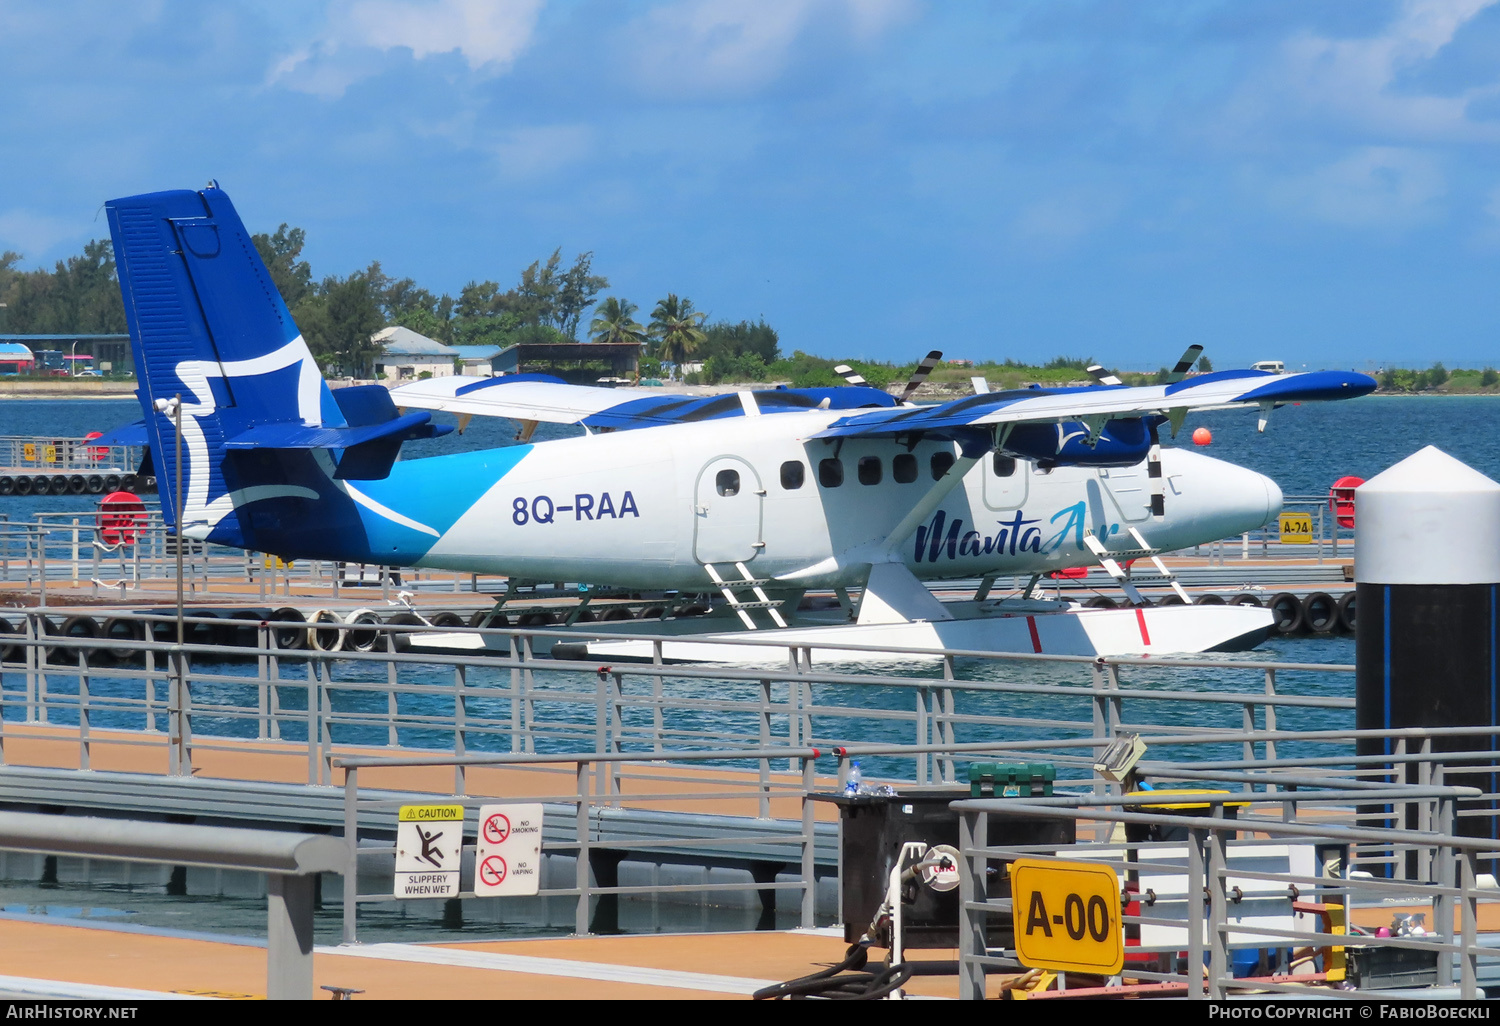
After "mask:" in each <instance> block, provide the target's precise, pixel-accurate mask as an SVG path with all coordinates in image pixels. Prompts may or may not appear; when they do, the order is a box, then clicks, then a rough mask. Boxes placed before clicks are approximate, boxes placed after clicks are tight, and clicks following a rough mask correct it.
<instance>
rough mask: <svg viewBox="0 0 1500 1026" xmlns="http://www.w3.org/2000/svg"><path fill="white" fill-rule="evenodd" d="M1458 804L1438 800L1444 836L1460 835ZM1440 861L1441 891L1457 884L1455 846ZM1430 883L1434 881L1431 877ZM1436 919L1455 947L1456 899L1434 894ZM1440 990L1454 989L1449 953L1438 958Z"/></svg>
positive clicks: (1443, 848)
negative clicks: (1454, 921) (1454, 912)
mask: <svg viewBox="0 0 1500 1026" xmlns="http://www.w3.org/2000/svg"><path fill="white" fill-rule="evenodd" d="M1456 812H1457V803H1456V802H1455V800H1454V799H1453V798H1451V797H1440V798H1438V799H1437V822H1438V823H1439V824H1441V827H1440V829H1441V831H1442V833H1443V835H1444V836H1448V837H1451V836H1452V835H1453V834H1454V833H1456V832H1457V826H1458V822H1457V817H1456V815H1455V814H1456ZM1433 854H1434V855H1435V857H1436V858H1437V860H1438V865H1437V874H1436V875H1437V882H1438V886H1439V887H1452V886H1454V884H1455V883H1456V882H1457V881H1456V879H1455V878H1456V877H1457V875H1458V873H1457V870H1458V865H1457V859H1456V856H1457V855H1458V851H1457V850H1456V849H1454V848H1453V847H1452V846H1451V845H1446V844H1444V845H1439V846H1438V847H1437V849H1436V850H1435V851H1434V853H1433ZM1429 879H1430V877H1429ZM1432 918H1433V919H1434V920H1436V922H1435V923H1434V924H1433V925H1434V926H1436V927H1437V933H1438V936H1439V937H1440V938H1441V939H1442V942H1443V944H1444V946H1445V947H1446V946H1448V945H1451V944H1452V943H1453V898H1452V896H1450V895H1447V894H1434V895H1433V896H1432ZM1437 982H1438V986H1440V987H1451V986H1452V985H1453V959H1452V957H1451V956H1450V955H1449V954H1448V953H1447V952H1446V951H1445V952H1443V954H1442V955H1440V956H1439V957H1438V978H1437Z"/></svg>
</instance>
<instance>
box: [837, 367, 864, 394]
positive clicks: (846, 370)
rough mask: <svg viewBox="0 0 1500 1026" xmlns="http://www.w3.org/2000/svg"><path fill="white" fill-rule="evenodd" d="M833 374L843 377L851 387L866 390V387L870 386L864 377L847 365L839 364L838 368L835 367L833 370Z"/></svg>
mask: <svg viewBox="0 0 1500 1026" xmlns="http://www.w3.org/2000/svg"><path fill="white" fill-rule="evenodd" d="M833 372H834V373H835V374H837V375H839V376H840V377H842V378H843V379H844V380H845V381H847V382H849V384H851V385H857V386H859V387H860V388H865V387H867V386H868V385H869V384H870V383H869V382H868V381H866V380H865V379H864V378H863V377H861V376H860V375H859V373H858V372H856V371H855V369H854V368H853V367H851V366H849V365H848V364H847V363H841V364H839V365H838V366H837V367H835V368H834V369H833Z"/></svg>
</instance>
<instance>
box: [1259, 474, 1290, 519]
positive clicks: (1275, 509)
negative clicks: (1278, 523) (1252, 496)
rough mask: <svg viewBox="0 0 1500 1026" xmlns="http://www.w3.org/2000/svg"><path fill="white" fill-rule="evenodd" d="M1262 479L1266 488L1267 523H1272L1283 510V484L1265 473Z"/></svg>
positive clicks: (1261, 476)
mask: <svg viewBox="0 0 1500 1026" xmlns="http://www.w3.org/2000/svg"><path fill="white" fill-rule="evenodd" d="M1260 479H1261V482H1262V483H1263V484H1264V485H1265V488H1266V523H1270V522H1271V521H1272V520H1274V519H1275V518H1276V516H1277V514H1279V513H1280V512H1281V506H1282V503H1283V501H1284V497H1283V496H1282V494H1281V486H1280V485H1279V484H1277V483H1276V482H1275V481H1272V480H1271V479H1270V478H1269V477H1266V476H1265V475H1264V474H1261V475H1260Z"/></svg>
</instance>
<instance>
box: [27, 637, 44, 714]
mask: <svg viewBox="0 0 1500 1026" xmlns="http://www.w3.org/2000/svg"><path fill="white" fill-rule="evenodd" d="M40 633H41V617H40V616H36V615H29V616H27V617H26V722H27V723H35V722H36V690H37V688H36V664H37V657H38V656H39V655H40V654H41V646H40V645H39V644H37V642H38V640H39V638H38V635H39V634H40Z"/></svg>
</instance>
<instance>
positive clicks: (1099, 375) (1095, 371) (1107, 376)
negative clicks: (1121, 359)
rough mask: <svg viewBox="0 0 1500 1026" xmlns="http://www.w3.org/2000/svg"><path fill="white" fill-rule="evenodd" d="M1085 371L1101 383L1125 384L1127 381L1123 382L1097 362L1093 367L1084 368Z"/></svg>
mask: <svg viewBox="0 0 1500 1026" xmlns="http://www.w3.org/2000/svg"><path fill="white" fill-rule="evenodd" d="M1084 373H1085V374H1087V375H1088V376H1089V377H1091V378H1093V379H1094V380H1095V381H1096V382H1098V383H1099V384H1101V385H1123V384H1125V382H1123V381H1121V380H1120V379H1119V378H1117V377H1115V376H1114V375H1113V374H1111V373H1110V372H1109V371H1107V370H1105V369H1104V368H1103V367H1101V366H1100V365H1099V364H1097V363H1096V364H1094V365H1093V366H1092V367H1087V368H1085V369H1084Z"/></svg>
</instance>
